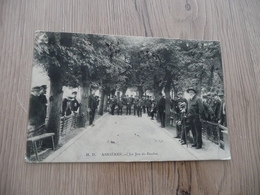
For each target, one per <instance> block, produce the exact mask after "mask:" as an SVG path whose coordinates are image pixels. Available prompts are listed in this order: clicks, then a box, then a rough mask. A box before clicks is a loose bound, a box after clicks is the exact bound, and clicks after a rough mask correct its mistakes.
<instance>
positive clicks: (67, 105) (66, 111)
mask: <svg viewBox="0 0 260 195" xmlns="http://www.w3.org/2000/svg"><path fill="white" fill-rule="evenodd" d="M72 100H73V98H72V97H70V96H68V97H67V98H64V99H63V101H62V111H61V113H62V114H61V115H62V116H69V115H71V113H72V111H71V101H72Z"/></svg>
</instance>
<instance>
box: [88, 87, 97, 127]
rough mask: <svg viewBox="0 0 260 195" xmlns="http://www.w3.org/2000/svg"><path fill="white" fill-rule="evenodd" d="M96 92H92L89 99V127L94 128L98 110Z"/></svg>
mask: <svg viewBox="0 0 260 195" xmlns="http://www.w3.org/2000/svg"><path fill="white" fill-rule="evenodd" d="M94 94H95V90H92V91H91V94H90V96H89V99H88V108H89V125H93V126H94V118H95V114H96V109H97V99H96V97H95V96H94Z"/></svg>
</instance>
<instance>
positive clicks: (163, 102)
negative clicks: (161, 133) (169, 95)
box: [157, 93, 166, 128]
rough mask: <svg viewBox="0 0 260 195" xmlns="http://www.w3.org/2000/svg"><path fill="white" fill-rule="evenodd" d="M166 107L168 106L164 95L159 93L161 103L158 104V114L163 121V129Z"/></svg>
mask: <svg viewBox="0 0 260 195" xmlns="http://www.w3.org/2000/svg"><path fill="white" fill-rule="evenodd" d="M165 106H166V100H165V98H164V97H163V95H162V93H159V102H158V105H157V107H158V113H159V117H160V121H161V127H162V128H164V127H165Z"/></svg>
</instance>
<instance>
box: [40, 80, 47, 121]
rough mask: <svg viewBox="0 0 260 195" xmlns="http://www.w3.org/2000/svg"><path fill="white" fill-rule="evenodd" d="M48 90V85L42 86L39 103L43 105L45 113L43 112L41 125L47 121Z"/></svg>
mask: <svg viewBox="0 0 260 195" xmlns="http://www.w3.org/2000/svg"><path fill="white" fill-rule="evenodd" d="M46 90H47V86H46V85H42V86H40V95H39V102H40V103H41V104H42V106H43V108H44V111H43V112H42V115H41V119H40V120H41V123H45V119H46V115H47V103H48V101H47V98H46Z"/></svg>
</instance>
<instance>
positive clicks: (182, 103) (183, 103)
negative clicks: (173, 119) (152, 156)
mask: <svg viewBox="0 0 260 195" xmlns="http://www.w3.org/2000/svg"><path fill="white" fill-rule="evenodd" d="M176 102H177V105H176V108H175V111H176V113H177V121H183V119H182V115H183V113H186V112H187V107H188V101H187V100H186V99H185V98H184V97H183V93H182V91H179V92H178V93H177V101H176ZM178 124H180V123H177V128H176V130H177V134H176V136H175V137H174V138H181V130H182V125H183V124H181V125H178Z"/></svg>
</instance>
